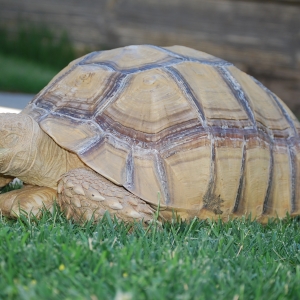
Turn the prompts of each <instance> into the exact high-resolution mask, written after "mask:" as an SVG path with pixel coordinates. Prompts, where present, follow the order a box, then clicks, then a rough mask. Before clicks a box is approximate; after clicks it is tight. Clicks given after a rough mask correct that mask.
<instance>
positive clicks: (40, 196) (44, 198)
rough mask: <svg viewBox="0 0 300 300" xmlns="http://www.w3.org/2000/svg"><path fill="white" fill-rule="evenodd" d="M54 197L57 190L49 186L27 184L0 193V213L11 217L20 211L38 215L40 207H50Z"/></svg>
mask: <svg viewBox="0 0 300 300" xmlns="http://www.w3.org/2000/svg"><path fill="white" fill-rule="evenodd" d="M56 198H57V192H56V191H55V190H53V189H51V188H48V187H40V186H31V185H27V186H25V187H23V188H21V189H19V190H14V191H10V192H7V193H5V194H2V195H0V213H1V214H2V215H3V216H6V217H12V218H16V217H18V216H19V215H20V213H22V212H25V213H27V215H28V216H30V215H31V214H33V215H35V216H36V217H39V216H40V213H41V209H42V208H46V209H48V210H51V209H52V207H53V203H54V200H55V199H56Z"/></svg>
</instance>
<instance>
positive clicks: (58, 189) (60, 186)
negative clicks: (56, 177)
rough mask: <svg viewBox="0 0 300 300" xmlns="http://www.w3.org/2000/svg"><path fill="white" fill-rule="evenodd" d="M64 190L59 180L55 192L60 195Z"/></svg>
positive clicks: (62, 183)
mask: <svg viewBox="0 0 300 300" xmlns="http://www.w3.org/2000/svg"><path fill="white" fill-rule="evenodd" d="M63 189H64V182H63V181H62V180H61V181H60V182H59V184H58V186H57V192H58V193H59V194H60V193H61V192H62V191H63Z"/></svg>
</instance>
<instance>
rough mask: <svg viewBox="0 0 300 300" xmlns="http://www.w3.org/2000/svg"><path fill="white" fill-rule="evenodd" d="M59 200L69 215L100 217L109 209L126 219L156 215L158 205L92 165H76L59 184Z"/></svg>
mask: <svg viewBox="0 0 300 300" xmlns="http://www.w3.org/2000/svg"><path fill="white" fill-rule="evenodd" d="M57 191H58V203H59V205H60V207H61V208H62V210H63V211H65V212H66V216H67V218H68V219H69V218H73V219H74V220H75V221H77V222H85V221H88V220H90V219H91V218H92V217H93V218H94V220H95V221H97V220H99V219H100V218H101V217H102V216H103V215H104V213H105V212H106V211H107V212H108V213H109V214H110V215H112V216H113V215H115V216H116V217H117V218H119V219H122V220H124V221H133V220H143V221H144V222H148V221H150V220H152V219H153V213H154V209H153V208H151V206H150V205H148V204H147V203H146V202H145V201H143V200H141V199H140V198H138V197H137V196H135V195H133V194H131V193H130V192H128V191H127V190H126V189H125V188H123V187H121V186H117V185H115V184H114V183H112V182H111V181H109V180H107V179H106V178H104V177H103V176H101V175H99V174H97V173H96V172H94V171H92V170H89V169H84V168H80V169H74V170H71V171H69V172H68V173H66V174H64V175H63V177H62V178H61V180H60V181H59V184H58V190H57Z"/></svg>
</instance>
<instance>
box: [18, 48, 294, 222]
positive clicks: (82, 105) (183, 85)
mask: <svg viewBox="0 0 300 300" xmlns="http://www.w3.org/2000/svg"><path fill="white" fill-rule="evenodd" d="M23 113H27V114H29V115H31V116H32V117H33V118H34V119H35V120H36V121H37V122H38V123H39V124H40V126H41V128H42V129H43V130H44V131H45V132H46V133H47V134H48V135H50V136H51V137H52V138H53V139H54V140H55V141H56V142H57V143H58V144H59V145H60V146H61V147H63V148H65V149H67V150H69V151H72V152H74V153H76V154H77V155H78V156H79V157H80V159H81V160H82V161H83V162H84V163H85V164H86V165H87V166H89V167H90V168H91V169H93V170H95V171H96V172H98V173H100V174H101V175H103V176H105V177H106V178H108V179H109V180H111V181H112V182H114V183H116V184H118V185H122V186H124V187H125V188H126V189H127V190H129V191H130V192H132V193H134V194H135V195H137V196H139V197H140V198H142V199H144V200H146V201H148V202H149V203H153V204H157V203H158V201H160V203H161V205H162V206H165V207H169V208H174V209H177V210H179V211H180V210H182V211H185V212H186V214H187V215H189V216H192V215H197V216H199V217H201V216H209V215H214V214H223V215H228V214H236V215H241V214H247V213H251V214H252V215H255V216H262V215H264V214H268V215H279V216H284V215H285V214H286V212H287V211H289V212H290V213H292V214H293V213H299V210H300V207H299V206H300V204H299V198H300V196H299V188H298V187H299V186H300V182H299V181H300V180H299V178H300V174H299V173H300V165H299V162H300V152H299V148H300V147H299V132H300V125H299V122H298V121H297V119H296V118H295V116H294V115H293V114H292V113H291V111H290V110H289V109H288V107H287V106H286V105H285V104H284V103H283V102H282V101H281V100H280V99H279V98H278V97H277V96H276V95H274V94H273V93H272V92H270V91H269V90H268V89H267V88H265V87H264V86H263V85H262V84H261V83H260V82H258V81H257V80H255V79H254V78H252V77H250V76H248V75H247V74H245V73H243V72H242V71H240V70H239V69H237V68H236V67H234V66H233V65H232V64H231V63H228V62H226V61H224V60H222V59H219V58H216V57H214V56H211V55H209V54H206V53H203V52H200V51H196V50H193V49H190V48H187V47H182V46H173V47H164V48H162V47H156V46H150V45H143V46H129V47H124V48H118V49H114V50H109V51H100V52H93V53H90V54H88V55H86V56H84V57H82V58H79V59H77V60H75V61H73V62H71V63H70V64H69V66H67V67H66V68H65V69H63V70H62V71H61V72H60V73H59V74H58V75H57V76H56V77H54V78H53V80H52V81H51V82H50V83H49V84H48V85H47V86H46V87H45V88H44V89H43V90H42V91H41V92H40V93H39V94H38V95H37V96H36V97H35V98H34V99H33V100H32V101H31V102H30V103H29V105H28V106H27V107H26V108H25V110H24V112H23ZM158 193H159V194H158Z"/></svg>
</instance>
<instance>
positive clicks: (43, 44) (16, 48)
mask: <svg viewBox="0 0 300 300" xmlns="http://www.w3.org/2000/svg"><path fill="white" fill-rule="evenodd" d="M0 52H1V53H3V54H7V55H14V56H18V57H20V58H23V59H27V60H30V61H33V62H37V63H39V64H42V65H47V66H48V67H51V68H55V69H57V70H60V69H62V68H63V67H65V66H66V65H67V64H68V63H69V62H70V61H72V60H74V59H75V58H76V51H75V48H74V46H73V44H72V43H71V41H70V39H69V37H68V35H67V34H66V32H60V33H54V32H53V31H52V30H50V29H49V28H48V27H47V26H45V25H41V24H40V25H36V24H30V23H27V24H26V23H19V24H18V26H17V28H16V29H15V31H11V30H8V28H6V27H5V26H3V25H2V26H0Z"/></svg>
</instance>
